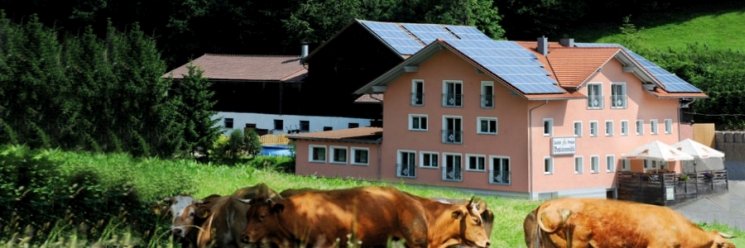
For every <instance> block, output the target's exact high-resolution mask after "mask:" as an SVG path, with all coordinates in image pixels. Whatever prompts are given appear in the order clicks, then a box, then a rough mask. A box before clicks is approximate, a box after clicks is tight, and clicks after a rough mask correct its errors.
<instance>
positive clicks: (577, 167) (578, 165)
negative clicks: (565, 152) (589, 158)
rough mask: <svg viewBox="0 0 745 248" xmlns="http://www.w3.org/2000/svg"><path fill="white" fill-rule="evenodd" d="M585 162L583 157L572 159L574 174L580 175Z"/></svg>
mask: <svg viewBox="0 0 745 248" xmlns="http://www.w3.org/2000/svg"><path fill="white" fill-rule="evenodd" d="M584 164H585V161H584V158H583V157H574V174H582V171H583V170H584V168H583V167H585V165H584Z"/></svg>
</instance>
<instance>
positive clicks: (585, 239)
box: [537, 198, 711, 247]
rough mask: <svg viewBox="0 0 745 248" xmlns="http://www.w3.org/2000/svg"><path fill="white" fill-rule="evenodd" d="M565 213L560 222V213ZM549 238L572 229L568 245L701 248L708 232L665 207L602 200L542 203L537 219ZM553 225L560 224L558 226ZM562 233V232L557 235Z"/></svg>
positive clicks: (560, 200)
mask: <svg viewBox="0 0 745 248" xmlns="http://www.w3.org/2000/svg"><path fill="white" fill-rule="evenodd" d="M566 210H569V212H566V213H568V214H569V215H568V217H566V218H565V220H564V221H562V220H561V218H562V217H561V213H562V211H566ZM537 217H538V218H539V219H540V221H541V222H542V224H544V225H547V226H548V228H549V229H551V228H554V227H559V229H560V230H559V231H558V232H559V233H554V234H552V236H551V237H552V239H554V240H559V242H561V241H563V240H560V238H559V236H566V230H567V229H566V228H567V227H570V228H572V232H571V236H572V240H571V241H572V243H573V244H572V245H573V246H584V245H592V246H595V247H648V246H649V247H660V246H661V247H676V246H680V247H704V246H699V245H698V243H700V242H703V243H706V240H709V239H711V237H710V235H709V233H707V232H705V231H703V230H702V229H701V228H700V227H698V226H696V225H695V224H693V223H692V222H691V221H689V220H688V219H687V218H685V217H684V216H683V215H681V214H680V213H678V212H675V211H674V210H671V209H669V208H667V207H660V206H655V205H649V204H639V203H633V202H625V201H615V200H604V199H570V198H567V199H558V200H552V201H548V202H546V203H544V204H542V205H541V206H540V207H539V210H538V216H537ZM557 223H563V224H561V225H559V224H557ZM561 232H564V233H561Z"/></svg>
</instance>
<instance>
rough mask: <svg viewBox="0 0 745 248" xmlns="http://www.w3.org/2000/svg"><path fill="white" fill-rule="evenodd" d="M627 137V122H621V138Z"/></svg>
mask: <svg viewBox="0 0 745 248" xmlns="http://www.w3.org/2000/svg"><path fill="white" fill-rule="evenodd" d="M626 135H629V121H627V120H623V121H621V136H626Z"/></svg>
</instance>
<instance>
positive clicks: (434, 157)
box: [419, 152, 440, 168]
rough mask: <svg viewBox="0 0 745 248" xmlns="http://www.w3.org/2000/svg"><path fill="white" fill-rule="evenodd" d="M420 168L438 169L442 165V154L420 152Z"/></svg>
mask: <svg viewBox="0 0 745 248" xmlns="http://www.w3.org/2000/svg"><path fill="white" fill-rule="evenodd" d="M419 154H421V155H420V156H421V158H420V159H419V166H421V167H424V168H437V166H439V163H440V154H439V153H436V152H420V153H419Z"/></svg>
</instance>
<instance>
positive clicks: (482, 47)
mask: <svg viewBox="0 0 745 248" xmlns="http://www.w3.org/2000/svg"><path fill="white" fill-rule="evenodd" d="M446 42H447V43H448V44H450V45H451V46H453V48H455V49H456V50H458V51H460V52H462V53H463V54H464V55H466V56H468V57H469V58H471V59H473V60H474V61H475V62H476V63H479V64H480V65H481V66H483V67H484V68H486V69H487V70H489V71H490V72H492V73H493V74H495V75H497V76H499V77H500V78H502V79H504V80H505V81H507V83H509V84H511V85H512V86H514V87H515V88H517V89H518V90H520V91H521V92H523V93H525V94H546V93H564V92H565V91H564V90H563V89H562V88H561V87H559V86H558V85H557V82H556V80H554V79H553V78H551V77H549V75H548V74H547V72H546V70H545V69H544V68H543V65H542V64H541V62H540V61H538V58H536V56H535V55H534V54H533V53H531V52H530V51H528V50H525V49H524V48H523V47H521V46H520V45H518V44H516V43H514V42H511V41H495V40H447V41H446Z"/></svg>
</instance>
